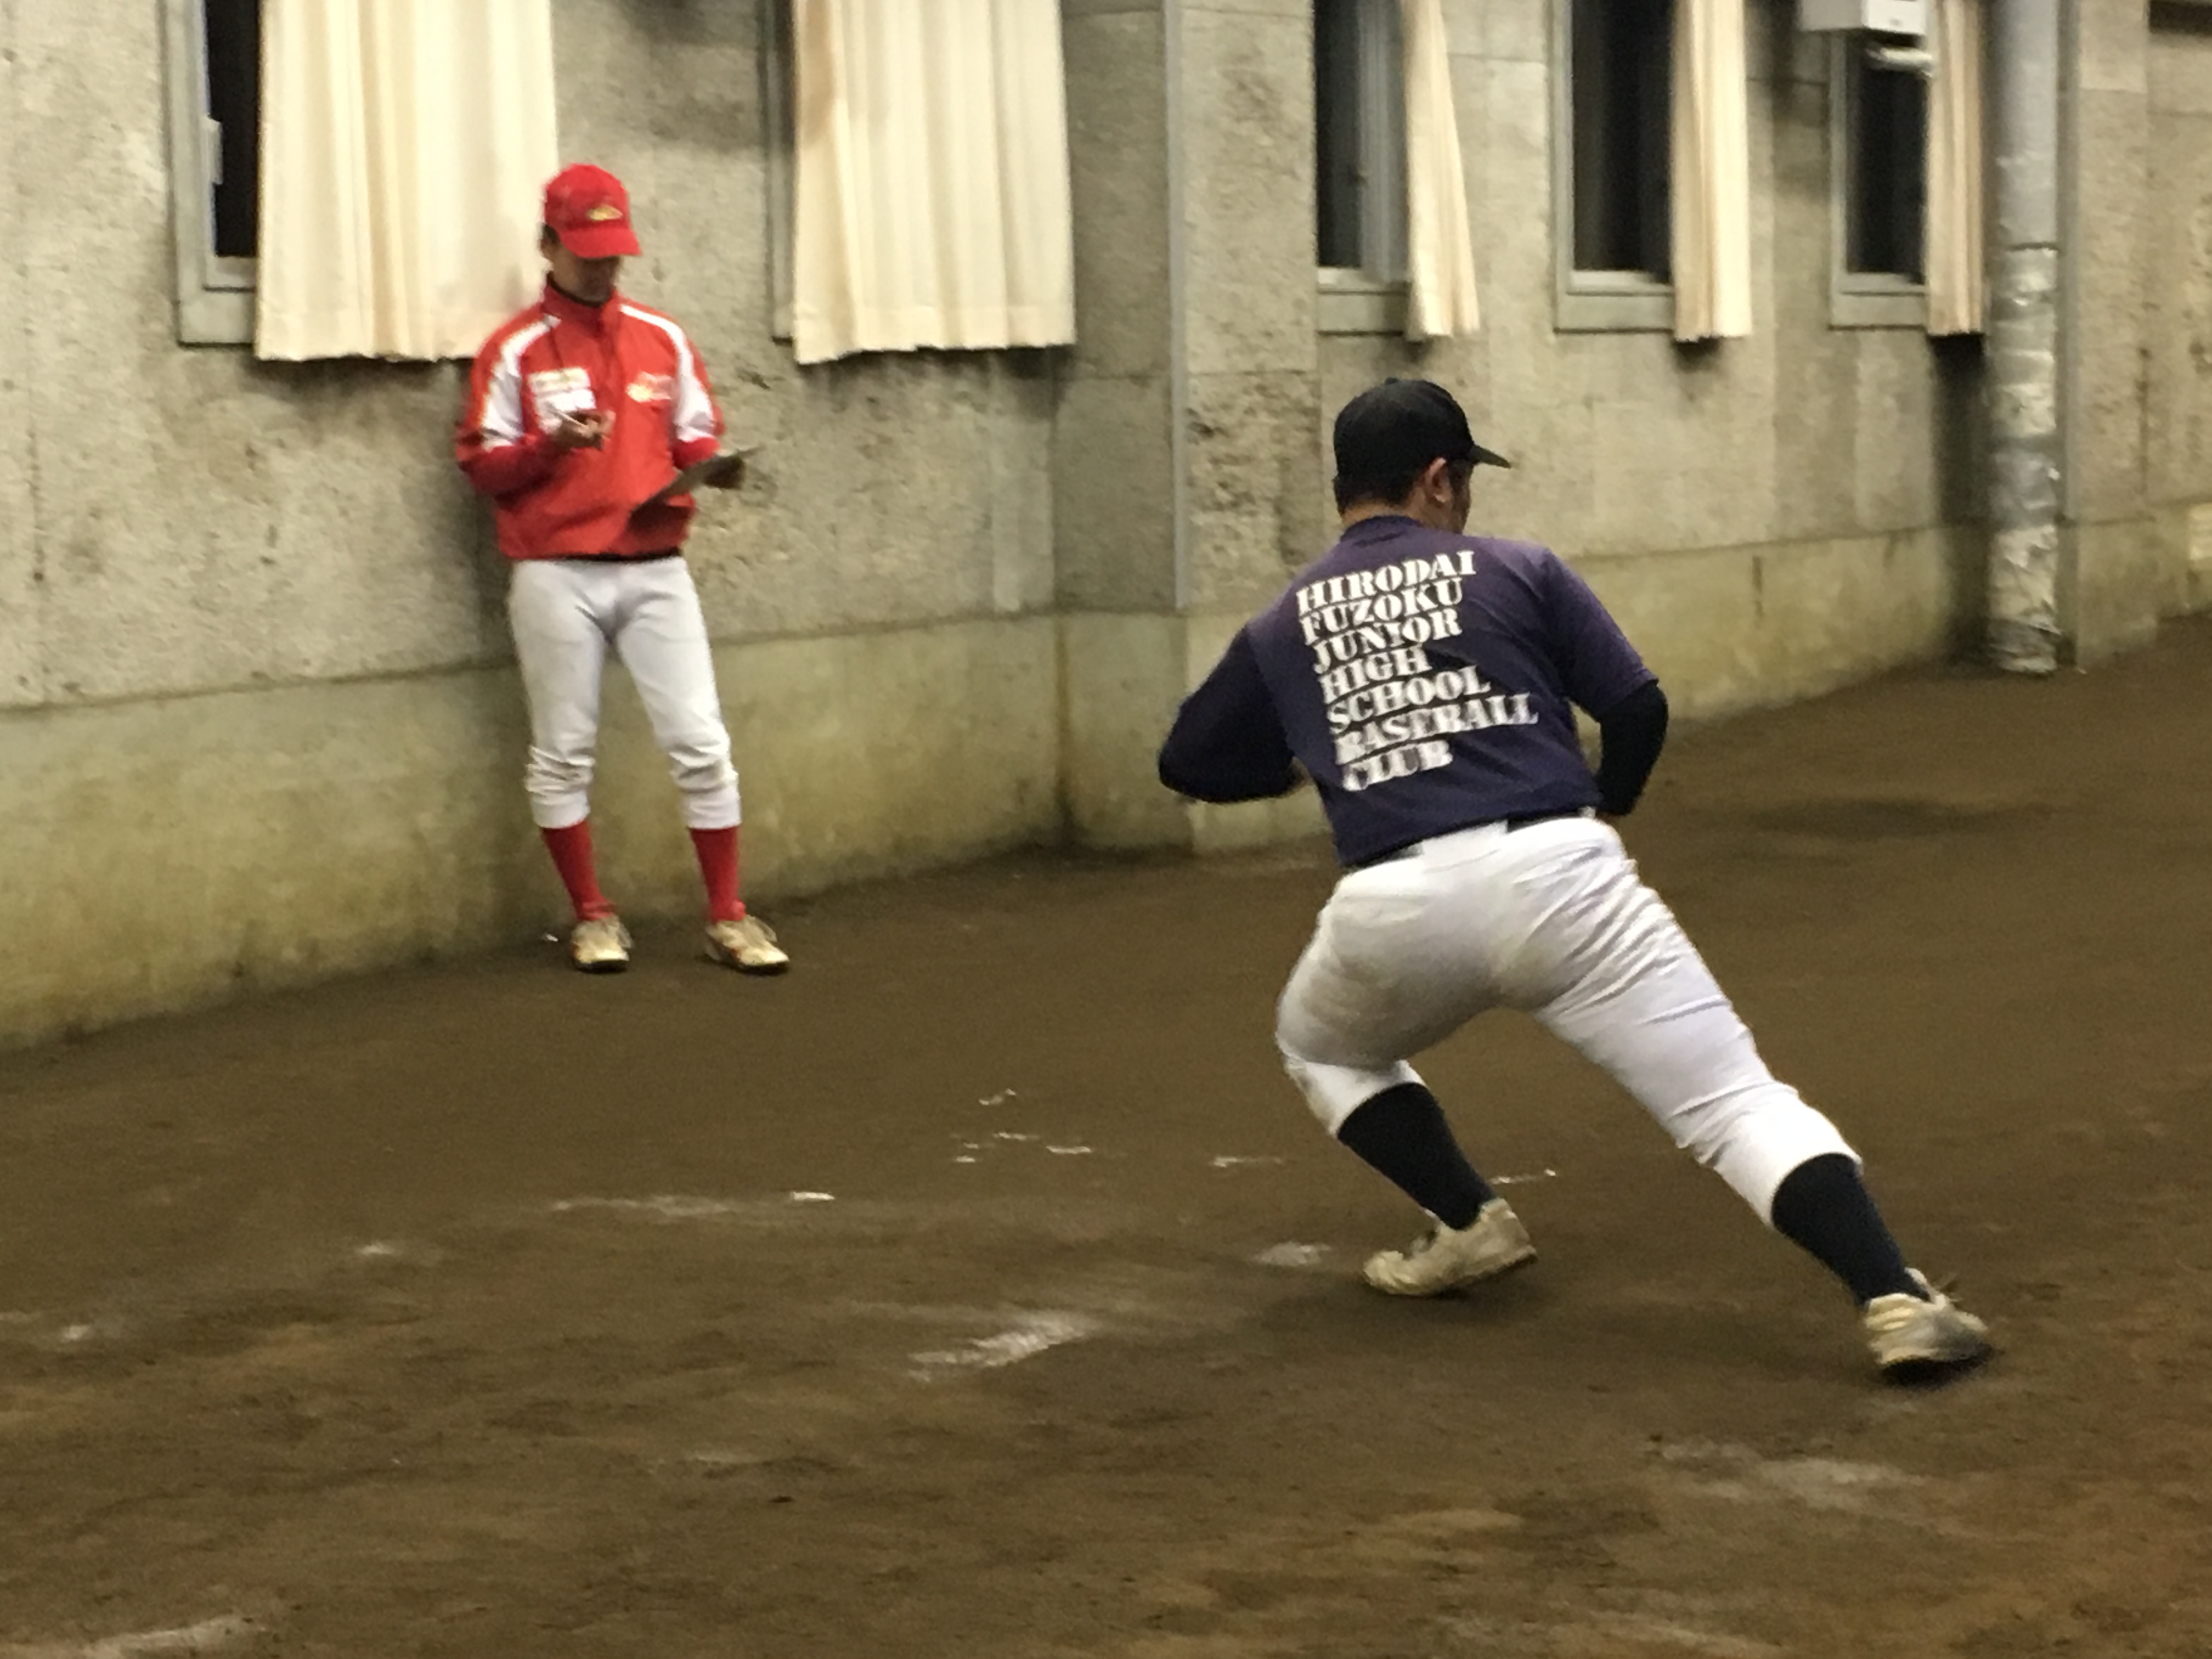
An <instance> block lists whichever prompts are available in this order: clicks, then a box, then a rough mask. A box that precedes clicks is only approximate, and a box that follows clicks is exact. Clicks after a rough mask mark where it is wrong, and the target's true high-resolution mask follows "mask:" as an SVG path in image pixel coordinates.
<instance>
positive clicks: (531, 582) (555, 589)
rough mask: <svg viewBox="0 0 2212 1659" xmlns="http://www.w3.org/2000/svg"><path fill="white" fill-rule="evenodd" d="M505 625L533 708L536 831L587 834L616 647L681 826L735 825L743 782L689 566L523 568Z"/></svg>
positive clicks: (526, 563)
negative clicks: (574, 828) (659, 755)
mask: <svg viewBox="0 0 2212 1659" xmlns="http://www.w3.org/2000/svg"><path fill="white" fill-rule="evenodd" d="M507 617H508V621H509V623H510V625H511V626H512V627H513V630H514V651H515V658H516V660H517V662H518V663H519V664H520V667H521V670H522V683H523V689H524V691H525V693H526V696H527V697H528V700H529V704H530V760H529V764H528V766H527V768H526V770H525V775H524V781H525V785H526V788H527V789H528V791H529V794H530V811H531V817H532V819H533V820H534V821H535V822H536V823H537V824H538V827H539V828H540V829H562V828H564V827H566V826H567V825H569V824H572V823H581V822H582V821H583V820H584V818H586V817H587V816H589V814H590V811H591V799H590V798H591V785H592V770H593V763H594V757H595V756H596V754H597V752H598V747H599V686H600V681H601V678H602V676H603V673H604V671H605V665H606V653H607V649H608V647H609V646H610V645H611V646H612V647H614V649H615V650H616V651H617V653H619V654H620V656H621V658H622V660H623V665H624V666H625V667H626V668H628V669H629V674H630V678H631V679H632V681H633V682H635V684H636V686H637V689H638V695H639V696H640V698H641V700H642V701H643V702H644V704H645V710H646V717H647V720H648V721H649V722H650V723H651V725H652V726H653V738H654V740H655V741H656V742H657V743H658V744H659V746H660V749H661V751H662V752H663V753H664V754H665V755H666V756H667V757H668V758H669V767H670V771H671V775H673V776H674V778H675V780H676V784H677V787H678V789H680V790H682V791H683V793H684V821H685V823H687V824H688V825H689V826H690V828H692V829H727V828H729V827H730V826H731V825H732V824H735V823H738V819H739V816H740V808H739V802H738V775H737V773H736V771H735V770H734V769H732V766H731V764H730V738H729V732H728V730H727V729H726V727H725V726H724V725H723V722H722V710H721V704H720V699H719V697H718V696H717V695H716V691H715V687H714V656H713V653H712V652H711V650H710V649H709V647H708V641H707V625H706V620H705V618H704V617H703V616H702V614H701V612H700V609H699V594H698V590H697V588H696V586H693V584H692V580H691V573H690V570H689V569H688V568H685V566H684V561H683V560H682V559H680V558H671V559H652V560H646V561H641V562H637V563H623V562H615V561H611V560H608V561H589V560H574V559H520V560H517V561H516V562H515V566H514V572H513V577H512V579H511V580H510V583H509V586H508V590H507Z"/></svg>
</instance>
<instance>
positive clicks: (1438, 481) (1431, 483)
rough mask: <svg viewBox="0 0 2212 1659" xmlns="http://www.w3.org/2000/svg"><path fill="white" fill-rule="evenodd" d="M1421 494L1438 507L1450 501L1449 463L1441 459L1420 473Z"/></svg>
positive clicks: (1450, 478) (1450, 479)
mask: <svg viewBox="0 0 2212 1659" xmlns="http://www.w3.org/2000/svg"><path fill="white" fill-rule="evenodd" d="M1421 493H1422V494H1423V495H1425V496H1427V497H1428V498H1429V499H1430V500H1431V501H1435V502H1437V503H1438V504H1439V505H1441V504H1443V503H1445V502H1448V501H1450V500H1451V499H1452V477H1451V463H1450V462H1449V461H1447V460H1445V459H1442V458H1441V457H1439V458H1438V459H1436V460H1433V461H1431V462H1430V463H1429V464H1428V465H1427V466H1425V468H1423V469H1422V471H1421Z"/></svg>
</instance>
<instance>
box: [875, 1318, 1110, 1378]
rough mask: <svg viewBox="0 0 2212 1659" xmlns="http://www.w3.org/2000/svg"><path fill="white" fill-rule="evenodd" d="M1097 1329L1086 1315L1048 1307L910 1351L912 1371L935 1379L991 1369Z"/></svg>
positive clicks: (1093, 1333)
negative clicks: (967, 1338) (988, 1331)
mask: <svg viewBox="0 0 2212 1659" xmlns="http://www.w3.org/2000/svg"><path fill="white" fill-rule="evenodd" d="M1099 1329H1100V1326H1099V1323H1098V1322H1097V1320H1095V1319H1092V1318H1091V1317H1090V1316H1088V1315H1085V1314H1079V1313H1064V1312H1057V1311H1048V1312H1041V1313H1034V1314H1024V1315H1022V1316H1019V1317H1018V1318H1017V1319H1016V1320H1015V1321H1014V1322H1013V1325H1012V1328H1011V1329H1008V1330H1004V1331H1000V1332H999V1333H998V1334H996V1335H994V1336H983V1337H978V1338H976V1339H975V1340H974V1341H972V1342H966V1343H963V1344H962V1345H961V1346H959V1347H957V1348H935V1349H931V1350H929V1351H927V1352H922V1353H917V1354H912V1355H909V1356H908V1358H911V1359H912V1360H913V1361H914V1363H915V1371H914V1375H915V1376H917V1377H920V1378H922V1379H923V1380H925V1381H934V1380H936V1379H937V1378H938V1377H939V1376H943V1375H944V1374H945V1373H947V1372H956V1371H979V1370H981V1371H990V1370H999V1369H1000V1368H1001V1367H1003V1366H1006V1365H1017V1364H1020V1363H1021V1362H1022V1361H1023V1360H1024V1359H1034V1358H1036V1357H1037V1356H1038V1355H1039V1354H1041V1353H1048V1352H1051V1351H1052V1350H1053V1349H1054V1348H1060V1347H1065V1346H1067V1344H1069V1343H1071V1342H1080V1341H1083V1340H1085V1338H1088V1337H1092V1336H1096V1335H1097V1334H1098V1332H1099Z"/></svg>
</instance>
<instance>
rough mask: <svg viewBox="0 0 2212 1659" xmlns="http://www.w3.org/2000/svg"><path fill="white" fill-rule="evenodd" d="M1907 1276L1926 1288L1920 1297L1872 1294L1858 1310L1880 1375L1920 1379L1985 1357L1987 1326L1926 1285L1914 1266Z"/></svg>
mask: <svg viewBox="0 0 2212 1659" xmlns="http://www.w3.org/2000/svg"><path fill="white" fill-rule="evenodd" d="M1912 1277H1913V1280H1914V1282H1915V1283H1917V1285H1919V1286H1920V1288H1921V1289H1922V1290H1923V1291H1926V1292H1927V1299H1926V1300H1925V1301H1923V1300H1922V1299H1921V1298H1920V1297H1917V1296H1906V1295H1904V1294H1902V1293H1901V1292H1900V1293H1898V1294H1895V1295H1891V1296H1878V1297H1875V1299H1874V1300H1873V1301H1871V1302H1869V1303H1868V1304H1866V1311H1865V1312H1864V1313H1863V1314H1862V1315H1861V1316H1860V1321H1859V1322H1860V1323H1861V1325H1862V1326H1863V1327H1864V1328H1865V1330H1866V1337H1867V1346H1869V1347H1870V1348H1872V1349H1873V1350H1874V1358H1875V1364H1877V1365H1879V1366H1881V1370H1882V1375H1883V1376H1887V1377H1890V1378H1892V1379H1893V1380H1895V1381H1897V1382H1900V1383H1911V1382H1918V1381H1923V1380H1926V1379H1928V1378H1931V1377H1936V1376H1942V1375H1944V1374H1945V1373H1947V1372H1949V1371H1954V1370H1961V1369H1963V1368H1965V1367H1966V1366H1968V1365H1972V1364H1976V1363H1977V1362H1978V1361H1980V1360H1983V1359H1986V1358H1988V1357H1989V1355H1990V1352H1991V1350H1990V1328H1989V1327H1988V1326H1986V1325H1984V1323H1982V1322H1981V1321H1980V1320H1978V1319H1977V1318H1975V1317H1974V1316H1973V1315H1972V1314H1970V1313H1968V1312H1967V1311H1966V1310H1965V1309H1964V1308H1961V1307H1960V1306H1959V1305H1958V1304H1956V1303H1954V1302H1953V1301H1952V1300H1951V1298H1950V1297H1948V1296H1946V1295H1944V1294H1943V1292H1942V1291H1939V1290H1937V1289H1936V1287H1935V1286H1934V1285H1930V1284H1929V1282H1928V1280H1927V1279H1926V1277H1925V1276H1923V1274H1921V1273H1918V1272H1915V1273H1913V1275H1912Z"/></svg>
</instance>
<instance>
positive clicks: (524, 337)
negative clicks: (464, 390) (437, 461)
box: [477, 317, 553, 449]
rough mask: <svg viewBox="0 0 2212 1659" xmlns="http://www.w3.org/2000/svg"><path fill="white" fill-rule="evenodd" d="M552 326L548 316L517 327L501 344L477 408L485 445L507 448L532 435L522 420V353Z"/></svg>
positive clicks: (551, 328) (486, 446)
mask: <svg viewBox="0 0 2212 1659" xmlns="http://www.w3.org/2000/svg"><path fill="white" fill-rule="evenodd" d="M552 330H553V319H551V318H550V317H548V318H546V319H544V321H542V322H537V323H532V325H530V326H529V327H528V328H526V329H521V330H519V331H517V332H516V333H515V335H514V337H513V338H512V339H510V340H509V341H508V342H507V343H506V344H505V345H504V346H502V347H501V348H500V353H499V361H498V362H496V363H495V364H494V365H493V366H492V371H491V380H490V382H489V385H487V386H485V387H484V396H483V406H482V407H481V408H479V409H478V410H477V432H478V433H480V434H481V435H482V436H483V447H485V448H486V449H505V448H506V447H507V446H508V445H509V444H519V443H520V442H521V441H523V439H524V438H526V437H527V436H528V435H529V434H528V432H527V431H526V429H525V428H524V427H523V424H522V354H523V353H524V352H526V351H527V350H529V349H530V348H531V347H532V346H533V345H536V344H537V343H538V341H540V340H542V339H544V337H546V336H547V335H548V334H550V332H552Z"/></svg>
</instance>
